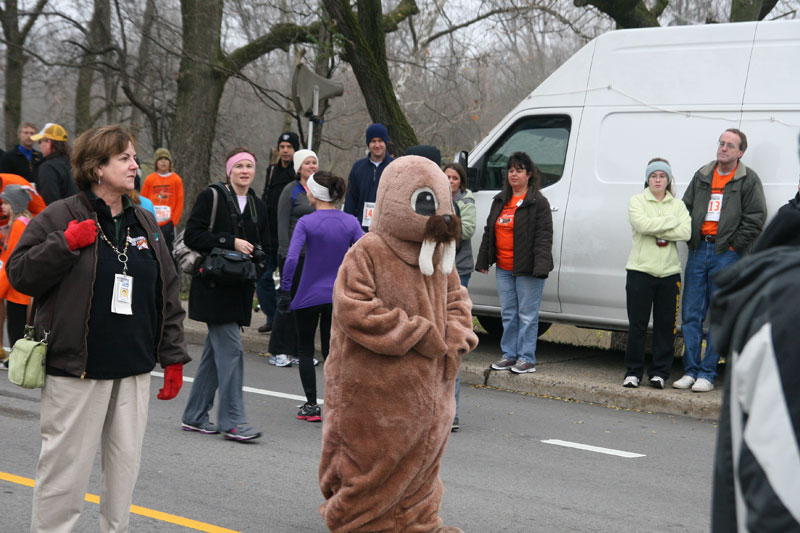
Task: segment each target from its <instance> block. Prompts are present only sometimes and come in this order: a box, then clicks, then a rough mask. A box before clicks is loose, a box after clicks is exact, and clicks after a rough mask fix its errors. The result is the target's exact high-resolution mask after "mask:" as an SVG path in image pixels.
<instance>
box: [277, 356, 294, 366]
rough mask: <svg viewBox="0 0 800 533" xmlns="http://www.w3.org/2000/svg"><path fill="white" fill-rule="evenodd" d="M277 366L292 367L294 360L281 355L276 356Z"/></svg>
mask: <svg viewBox="0 0 800 533" xmlns="http://www.w3.org/2000/svg"><path fill="white" fill-rule="evenodd" d="M275 366H292V360H291V359H290V358H289V356H288V355H286V354H284V353H279V354H278V355H276V356H275Z"/></svg>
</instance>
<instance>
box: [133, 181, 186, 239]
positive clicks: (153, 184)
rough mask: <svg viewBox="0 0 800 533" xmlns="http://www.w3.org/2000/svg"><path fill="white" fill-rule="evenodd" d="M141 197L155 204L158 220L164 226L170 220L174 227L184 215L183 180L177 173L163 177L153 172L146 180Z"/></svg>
mask: <svg viewBox="0 0 800 533" xmlns="http://www.w3.org/2000/svg"><path fill="white" fill-rule="evenodd" d="M141 195H142V196H144V197H145V198H149V199H150V201H151V202H153V208H154V209H155V211H156V220H157V221H158V224H159V225H161V226H163V225H164V224H166V223H167V222H169V221H170V220H171V221H172V224H173V225H174V226H177V225H178V222H180V221H181V215H182V214H183V180H181V177H180V176H178V174H176V173H175V172H172V173H170V175H169V176H161V175H159V174H158V172H153V173H152V174H150V175H148V176H147V177H146V178H145V179H144V183H143V184H142V192H141Z"/></svg>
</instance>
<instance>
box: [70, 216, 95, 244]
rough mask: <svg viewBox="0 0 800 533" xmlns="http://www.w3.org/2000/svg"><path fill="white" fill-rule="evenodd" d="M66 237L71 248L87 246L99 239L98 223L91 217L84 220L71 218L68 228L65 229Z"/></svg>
mask: <svg viewBox="0 0 800 533" xmlns="http://www.w3.org/2000/svg"><path fill="white" fill-rule="evenodd" d="M64 238H65V239H67V246H69V249H70V250H73V251H74V250H77V249H78V248H85V247H86V246H89V245H90V244H92V243H93V242H94V241H95V240H97V224H96V223H95V221H94V220H92V219H91V218H88V219H86V220H84V221H83V222H78V221H77V220H70V222H69V224H67V229H65V230H64Z"/></svg>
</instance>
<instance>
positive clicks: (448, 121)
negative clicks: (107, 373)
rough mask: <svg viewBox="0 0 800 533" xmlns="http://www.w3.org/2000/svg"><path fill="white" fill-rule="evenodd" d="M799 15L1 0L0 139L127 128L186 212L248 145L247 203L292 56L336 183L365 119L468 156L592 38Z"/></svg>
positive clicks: (691, 5) (590, 5)
mask: <svg viewBox="0 0 800 533" xmlns="http://www.w3.org/2000/svg"><path fill="white" fill-rule="evenodd" d="M798 16H800V0H762V1H759V0H727V1H725V0H542V1H540V2H531V1H524V0H419V1H416V0H393V1H391V2H379V1H376V0H353V1H350V0H321V1H310V0H299V1H294V2H288V1H286V0H248V1H245V0H225V1H223V0H158V1H156V0H93V2H92V3H89V2H81V3H80V5H79V3H78V2H76V1H70V0H23V1H18V0H3V1H2V6H1V7H0V26H2V44H3V48H2V50H3V53H4V54H5V68H4V69H3V72H2V73H1V74H2V79H3V89H4V90H3V98H4V100H3V128H4V141H5V146H6V147H8V148H10V147H13V146H14V145H16V144H17V126H18V125H19V123H20V122H22V121H33V122H35V123H36V124H37V126H39V127H41V125H43V124H44V123H45V122H57V123H59V124H61V125H62V126H64V127H65V128H66V129H67V131H68V133H69V135H70V139H71V140H74V139H75V138H76V137H77V135H78V134H79V133H80V132H82V131H84V130H86V129H88V128H90V127H93V126H97V125H101V124H108V123H116V122H122V123H126V124H130V125H131V126H132V128H133V129H134V130H135V131H136V132H137V137H138V139H139V146H138V152H139V156H140V160H141V161H142V162H143V163H144V166H145V169H148V167H149V166H151V165H152V153H153V151H154V150H155V149H156V148H158V147H161V146H164V147H167V148H169V149H170V150H171V152H172V154H173V162H174V166H175V169H176V171H177V172H178V173H179V174H180V175H181V176H182V177H183V180H184V184H185V189H186V198H187V203H188V204H191V203H192V202H193V199H194V197H195V196H196V194H197V192H199V191H200V190H202V188H204V187H205V185H206V184H207V183H209V182H210V181H216V180H220V179H223V178H224V163H223V161H222V158H223V154H224V153H225V152H226V151H227V150H228V149H229V148H230V147H232V146H235V145H245V146H248V147H250V148H251V149H252V150H253V151H255V153H256V155H257V157H258V160H259V167H258V168H259V169H260V170H259V179H258V180H257V182H256V190H257V191H258V192H259V193H260V191H261V183H263V179H264V178H263V170H264V169H265V168H266V166H267V164H268V162H269V158H270V156H271V149H272V148H274V146H275V142H276V140H277V137H278V135H279V133H280V132H281V131H284V130H288V129H291V130H294V131H298V132H299V133H300V136H301V139H303V145H305V144H306V141H305V138H306V134H307V131H306V130H307V126H308V119H307V118H305V117H302V116H300V115H299V114H298V112H297V111H296V110H295V109H294V106H293V104H292V99H291V75H292V72H293V69H294V67H295V65H296V64H297V63H298V62H303V63H305V64H306V65H307V66H309V68H311V69H312V70H314V71H315V72H316V73H318V74H320V75H322V76H325V77H330V78H333V79H336V80H340V81H342V82H343V83H344V85H345V93H344V95H343V96H342V97H339V98H336V99H333V100H330V101H329V102H328V104H327V105H326V106H324V107H323V109H322V116H323V123H322V124H321V125H319V126H315V130H314V139H313V142H314V148H315V150H316V151H317V153H318V155H319V159H320V168H323V169H327V170H332V171H334V172H336V173H338V174H340V175H342V176H344V177H346V175H347V172H348V171H349V169H350V166H351V165H352V163H353V162H354V161H355V160H356V159H357V158H359V157H363V156H364V153H365V139H364V131H365V129H366V126H367V125H368V124H369V123H371V122H382V123H384V124H386V126H387V127H388V129H389V134H390V137H391V142H390V146H389V148H390V151H391V152H392V153H395V154H402V153H403V151H404V150H405V148H407V147H408V146H412V145H414V144H418V143H426V144H434V145H436V146H437V147H439V148H440V150H441V151H442V153H443V155H444V156H445V157H446V158H448V159H449V158H450V157H452V155H453V154H454V153H455V152H457V151H458V150H461V149H469V148H471V147H472V146H473V145H474V144H475V143H476V142H477V141H478V140H480V139H481V138H482V137H483V136H484V135H485V134H486V133H488V131H489V130H490V129H491V128H492V127H493V126H494V125H495V124H496V123H497V121H498V120H499V119H500V118H501V117H502V116H504V115H505V114H506V113H507V112H508V111H510V110H511V109H512V108H513V107H514V106H515V105H516V104H517V103H518V102H519V101H520V100H521V99H523V98H524V97H525V96H526V95H527V94H529V93H530V92H531V91H532V90H533V89H534V88H535V87H536V86H537V85H538V84H539V83H540V82H541V81H542V80H544V78H546V77H547V76H548V75H549V74H550V73H551V72H552V71H554V70H555V69H556V68H557V67H558V66H559V65H561V63H563V62H564V61H565V60H566V59H568V58H569V57H570V56H571V55H572V54H573V53H574V52H575V51H577V50H578V49H579V48H580V47H582V46H583V45H584V44H586V43H587V42H588V41H589V40H591V39H592V38H594V37H596V36H598V35H600V34H601V33H604V32H606V31H610V30H613V29H617V28H637V27H649V26H666V25H674V24H707V23H723V22H738V21H748V20H776V19H784V18H797V17H798ZM787 68H790V66H788V65H787Z"/></svg>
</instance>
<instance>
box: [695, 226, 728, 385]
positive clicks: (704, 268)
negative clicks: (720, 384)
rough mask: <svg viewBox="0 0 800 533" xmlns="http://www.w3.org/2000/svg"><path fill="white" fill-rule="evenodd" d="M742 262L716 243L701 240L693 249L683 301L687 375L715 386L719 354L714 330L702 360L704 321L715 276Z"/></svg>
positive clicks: (713, 290)
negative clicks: (713, 276) (717, 249)
mask: <svg viewBox="0 0 800 533" xmlns="http://www.w3.org/2000/svg"><path fill="white" fill-rule="evenodd" d="M738 259H739V254H737V253H736V252H734V251H733V250H726V251H725V252H723V253H721V254H718V253H717V252H716V250H715V243H713V242H704V241H700V244H699V245H698V246H697V248H695V249H692V248H689V256H688V259H687V260H686V272H685V275H684V280H683V301H682V302H681V320H682V326H681V328H682V330H683V342H684V350H683V373H684V374H686V375H687V376H692V377H693V378H704V379H707V380H709V381H710V382H712V383H713V382H714V378H716V377H717V363H718V362H719V354H718V353H717V352H716V350H714V346H713V345H712V343H711V335H710V333H711V332H710V331H709V335H708V337H707V339H706V353H705V356H704V357H703V359H702V360H701V359H700V350H701V348H702V346H703V321H704V320H705V318H706V313H707V312H708V306H709V303H710V302H711V297H712V296H713V295H714V293H715V292H716V291H717V287H716V285H714V282H713V281H711V276H712V275H713V274H715V273H716V272H717V271H719V270H722V269H723V268H725V267H726V266H728V265H730V264H731V263H734V262H736V261H737V260H738Z"/></svg>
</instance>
